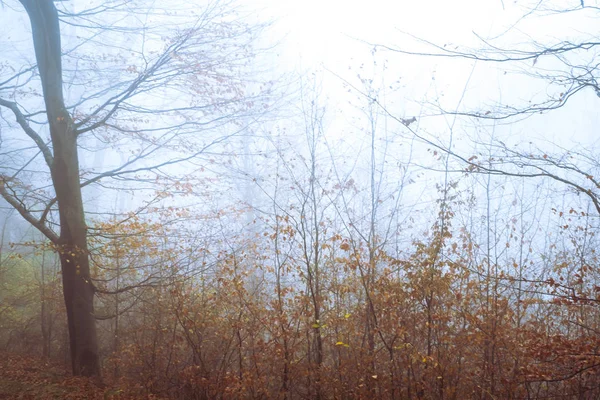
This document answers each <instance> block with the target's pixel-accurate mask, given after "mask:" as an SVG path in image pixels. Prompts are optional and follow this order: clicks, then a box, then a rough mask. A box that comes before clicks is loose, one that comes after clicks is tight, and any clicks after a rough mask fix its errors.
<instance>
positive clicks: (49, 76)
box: [20, 0, 100, 376]
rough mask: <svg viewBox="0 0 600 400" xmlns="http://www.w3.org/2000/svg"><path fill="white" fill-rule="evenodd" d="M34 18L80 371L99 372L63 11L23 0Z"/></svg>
mask: <svg viewBox="0 0 600 400" xmlns="http://www.w3.org/2000/svg"><path fill="white" fill-rule="evenodd" d="M20 1H21V4H23V6H24V7H25V9H26V10H27V14H28V15H29V19H30V21H31V29H32V34H33V44H34V47H35V56H36V60H37V63H38V69H39V72H40V78H41V81H42V89H43V93H44V102H45V105H46V113H47V116H48V122H49V124H50V136H51V139H52V148H53V152H54V159H53V161H52V165H50V171H51V174H52V183H53V185H54V189H55V192H56V199H57V203H58V210H59V216H60V236H59V238H58V241H57V243H56V244H57V247H58V251H59V256H60V263H61V270H62V277H63V293H64V298H65V305H66V310H67V321H68V327H69V346H70V350H71V364H72V368H73V374H74V375H84V376H99V375H100V364H99V358H98V341H97V335H96V320H95V317H94V286H93V284H92V281H91V278H90V268H89V258H88V248H87V237H86V235H87V228H86V224H85V216H84V211H83V201H82V197H81V186H80V181H79V159H78V154H77V132H76V131H75V128H74V126H73V120H72V119H71V116H70V115H69V113H68V111H67V109H66V107H65V103H64V99H63V91H62V66H61V44H60V27H59V21H58V13H57V11H56V8H55V7H54V3H53V2H52V0H20Z"/></svg>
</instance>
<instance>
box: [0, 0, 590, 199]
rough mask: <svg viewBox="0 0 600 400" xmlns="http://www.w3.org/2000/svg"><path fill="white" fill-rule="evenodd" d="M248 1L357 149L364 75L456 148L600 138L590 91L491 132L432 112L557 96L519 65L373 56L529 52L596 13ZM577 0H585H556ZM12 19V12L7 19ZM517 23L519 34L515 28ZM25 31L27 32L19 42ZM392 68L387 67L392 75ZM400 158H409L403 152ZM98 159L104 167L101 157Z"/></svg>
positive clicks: (459, 4)
mask: <svg viewBox="0 0 600 400" xmlns="http://www.w3.org/2000/svg"><path fill="white" fill-rule="evenodd" d="M72 1H74V2H76V3H74V5H75V7H76V8H77V7H79V6H81V5H85V4H87V1H80V0H72ZM240 2H241V4H242V5H244V6H245V7H246V10H249V15H251V17H250V18H251V19H255V20H256V21H264V20H273V21H274V23H273V26H272V28H271V29H270V30H269V31H268V34H269V35H271V36H269V37H267V38H264V40H265V43H278V44H279V45H278V46H277V47H276V48H275V49H274V50H273V53H274V54H273V56H272V61H273V65H274V66H275V67H276V68H278V69H281V70H282V71H294V72H297V73H307V72H311V71H316V72H317V73H316V79H317V80H318V81H319V84H320V86H321V101H322V102H323V105H324V106H327V117H326V122H327V124H326V128H327V132H328V134H329V135H331V137H332V138H334V139H336V140H341V139H345V140H346V143H348V142H352V141H353V140H354V141H355V143H349V144H348V145H349V146H355V147H353V148H354V149H360V148H361V147H360V146H361V143H356V142H361V140H363V139H364V138H362V139H360V138H359V139H357V138H358V136H359V135H358V134H356V128H357V126H359V125H360V124H361V123H363V122H364V119H362V120H361V119H360V118H359V117H357V115H359V114H360V107H361V106H363V105H364V104H365V103H364V101H365V98H364V97H361V96H360V95H359V94H358V93H357V92H356V91H355V90H353V89H349V87H348V86H347V85H345V83H350V84H352V85H355V86H357V85H358V83H359V82H358V80H357V76H358V75H359V74H360V75H361V76H363V77H371V78H373V77H375V78H376V79H375V80H376V82H375V85H376V86H377V85H380V86H383V87H386V88H387V87H388V86H390V85H391V86H393V90H389V94H387V95H386V97H385V101H386V104H389V107H390V108H389V110H390V111H391V112H392V113H393V114H394V115H396V116H398V117H401V118H410V117H412V116H416V117H418V121H417V123H416V125H415V127H417V129H419V131H420V132H423V133H425V134H427V135H430V137H432V138H435V139H436V140H440V141H441V143H446V144H447V143H448V141H449V126H453V127H454V129H455V131H456V137H459V136H461V135H462V134H463V133H465V132H467V131H468V133H469V134H470V135H474V136H476V137H477V138H478V139H480V140H481V141H483V142H486V141H488V140H489V137H487V136H488V135H489V134H490V133H491V132H493V133H494V135H495V137H496V138H498V139H501V140H503V141H504V142H506V143H509V144H512V143H523V142H527V141H528V140H536V143H539V144H540V146H549V147H552V146H554V145H555V144H557V145H559V146H561V147H562V148H566V149H569V148H573V147H576V146H580V145H581V144H580V143H590V142H592V143H593V142H595V141H596V140H597V139H596V127H597V126H598V123H600V114H599V113H597V112H596V109H597V101H598V98H597V96H596V95H595V94H594V93H593V92H591V91H588V92H583V93H581V94H580V95H579V96H578V97H577V98H576V99H574V101H573V102H572V103H571V104H570V105H569V106H568V107H567V108H565V109H564V110H560V111H558V112H554V113H552V114H545V115H543V116H535V117H533V118H530V119H529V120H527V121H524V122H523V123H521V124H517V125H510V126H502V125H498V126H495V127H490V126H486V127H485V129H484V130H483V131H481V132H479V131H477V129H475V128H476V126H474V124H473V123H472V122H470V121H467V122H464V121H463V122H459V123H457V124H456V125H452V123H453V121H452V120H449V119H448V118H443V117H442V118H440V117H432V116H429V114H431V113H432V111H431V109H430V108H428V106H427V103H428V102H437V101H440V103H441V104H443V105H444V106H445V107H447V108H448V109H454V108H455V107H457V106H458V105H462V106H463V107H464V108H465V109H474V108H482V107H487V106H488V105H489V106H490V107H491V106H493V105H494V103H495V102H502V103H503V104H511V103H513V102H521V104H523V102H526V101H527V100H528V99H530V98H531V97H532V96H534V97H535V96H541V97H543V96H545V95H547V94H548V93H549V92H548V91H549V90H550V89H549V88H548V85H547V83H545V82H536V81H534V80H532V79H530V78H528V77H525V76H523V75H522V74H521V73H520V71H518V70H516V69H515V67H511V69H508V71H507V69H502V68H501V69H498V68H496V67H495V66H490V65H489V64H488V65H485V64H484V63H474V62H472V61H464V60H463V61H457V60H448V59H439V58H438V59H434V58H422V57H413V56H400V55H397V54H394V53H390V52H385V51H383V50H378V51H377V53H376V54H375V55H373V53H372V50H373V46H372V44H382V45H387V46H391V47H397V48H405V49H410V50H425V51H427V50H430V48H428V47H427V46H424V45H423V44H422V43H421V44H420V43H418V41H416V40H415V39H414V37H418V38H423V39H426V40H429V41H431V42H433V43H436V44H440V45H447V46H455V45H462V46H471V47H479V46H481V40H480V39H479V38H478V36H477V35H479V36H480V37H482V38H486V39H493V38H496V37H498V36H499V35H501V36H500V37H499V38H498V39H497V41H496V42H495V43H505V44H507V45H510V46H527V44H528V43H530V41H531V39H535V40H538V41H540V42H552V41H554V40H556V39H557V38H561V39H563V38H565V37H567V38H568V37H571V36H573V37H574V36H578V37H581V36H586V35H588V32H592V33H593V32H595V30H594V29H595V26H596V25H597V20H596V19H595V18H593V16H594V15H595V14H594V13H593V11H590V12H573V13H569V14H564V15H560V16H553V17H552V16H540V15H532V16H529V17H528V18H526V19H523V20H520V17H521V16H523V15H524V14H525V13H526V12H527V8H526V6H527V5H531V4H535V3H537V2H538V1H519V0H518V1H514V0H504V1H502V0H489V1H488V0H486V1H483V0H479V1H475V0H457V1H442V0H431V1H383V0H372V1H364V0H348V1H340V0H320V1H318V0H306V1H297V0H293V1H292V0H240ZM578 2H579V0H574V1H558V2H554V3H556V4H559V3H561V4H577V3H578ZM12 3H15V4H16V2H12ZM12 3H8V2H7V4H12ZM586 4H588V5H592V4H593V3H592V2H586ZM250 10H252V11H250ZM256 10H257V11H256ZM2 12H3V13H4V14H3V17H4V18H8V19H10V20H11V21H12V22H13V24H14V23H16V25H18V27H15V29H14V33H13V29H12V28H10V27H9V25H10V24H7V25H5V26H4V29H3V28H2V27H0V32H1V31H2V30H4V33H5V35H4V39H5V40H8V41H10V43H11V44H12V45H11V46H10V48H9V47H5V48H6V49H8V50H9V51H7V52H4V54H5V55H6V56H8V55H9V53H10V54H12V55H13V56H26V55H27V54H25V50H24V49H30V46H28V45H22V46H21V45H20V43H21V42H22V43H25V41H26V42H27V43H29V41H30V38H29V37H28V33H27V29H22V28H23V26H24V25H25V23H24V14H23V13H22V12H19V13H18V14H14V13H12V11H11V9H9V8H8V6H7V9H5V10H3V11H2ZM10 15H13V16H12V17H6V16H10ZM14 15H18V16H19V18H20V19H18V18H14ZM25 21H26V20H25ZM509 27H512V29H510V30H509V29H508V28H509ZM19 32H20V33H19ZM69 32H70V31H69V28H66V29H65V33H69ZM19 34H20V35H21V36H20V37H17V35H19ZM476 34H477V35H476ZM7 35H8V36H11V37H8V36H7ZM15 40H16V41H15ZM2 43H8V42H2V40H1V39H0V45H2ZM29 56H31V54H29ZM374 61H376V62H377V65H376V66H374V65H373V63H374ZM546 62H548V64H547V65H548V67H549V68H551V67H552V60H549V61H545V60H541V61H540V62H539V65H541V66H545V65H546V64H544V63H546ZM361 66H362V68H361ZM384 66H385V68H386V69H385V73H384V74H383V73H382V72H383V68H384ZM505 72H508V73H506V74H505ZM386 92H388V91H387V89H386ZM463 94H464V97H463ZM353 132H354V133H353ZM405 133H406V132H405ZM349 135H355V137H349ZM463 137H464V136H463ZM454 145H455V146H459V148H460V146H463V149H464V150H465V151H472V149H471V148H470V147H469V146H471V145H470V143H469V142H468V141H467V140H463V141H462V142H461V141H460V139H458V140H457V141H456V142H455V144H454ZM421 150H423V149H421ZM393 156H395V157H397V158H398V159H400V158H401V155H393ZM419 157H420V159H419ZM428 160H429V161H431V156H430V154H428V153H425V152H423V151H421V152H420V153H419V154H418V155H417V159H416V160H415V161H417V162H419V163H427V162H428ZM85 161H87V162H90V161H91V160H84V162H85ZM116 161H120V160H116ZM93 162H94V163H99V162H102V160H99V159H98V160H94V161H93ZM416 193H419V192H418V191H417V192H416ZM432 195H435V192H433V193H432Z"/></svg>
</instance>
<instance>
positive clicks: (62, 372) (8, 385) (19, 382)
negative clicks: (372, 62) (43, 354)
mask: <svg viewBox="0 0 600 400" xmlns="http://www.w3.org/2000/svg"><path fill="white" fill-rule="evenodd" d="M134 398H138V399H139V398H140V397H131V396H125V395H123V393H122V392H121V391H120V390H119V389H118V388H112V387H100V386H98V385H96V384H95V383H94V382H93V381H92V380H91V379H87V378H76V377H73V376H71V374H70V373H69V371H67V370H66V369H65V367H64V366H61V365H57V364H53V363H49V362H46V361H43V360H41V359H36V358H32V357H23V356H18V355H13V354H6V353H0V400H4V399H22V400H47V399H73V400H74V399H77V400H79V399H90V400H95V399H101V400H106V399H111V400H113V399H114V400H116V399H119V400H123V399H134ZM144 398H145V397H144Z"/></svg>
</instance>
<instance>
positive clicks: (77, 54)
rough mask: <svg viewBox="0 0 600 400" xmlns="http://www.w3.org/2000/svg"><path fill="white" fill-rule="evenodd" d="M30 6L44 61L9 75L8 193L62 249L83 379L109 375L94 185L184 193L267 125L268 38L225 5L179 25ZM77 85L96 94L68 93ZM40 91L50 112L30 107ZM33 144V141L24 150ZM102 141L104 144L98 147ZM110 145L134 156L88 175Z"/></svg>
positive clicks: (1, 97)
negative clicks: (91, 214)
mask: <svg viewBox="0 0 600 400" xmlns="http://www.w3.org/2000/svg"><path fill="white" fill-rule="evenodd" d="M20 3H21V5H22V6H23V8H24V9H25V11H26V12H27V15H28V16H29V20H30V22H31V30H32V39H33V47H34V49H35V60H36V63H35V64H30V65H22V66H19V67H18V68H16V69H15V68H14V67H11V68H0V73H1V74H2V75H0V113H1V112H2V110H4V111H6V112H8V113H1V114H0V116H1V117H2V125H0V129H1V130H2V132H3V133H4V134H3V139H6V138H7V137H9V138H10V139H11V140H10V141H7V140H4V141H3V144H4V146H3V147H0V149H1V151H0V157H2V160H3V161H2V164H3V166H2V167H1V168H0V195H2V197H3V198H4V199H5V200H6V201H7V202H8V203H9V204H10V205H11V206H12V207H13V208H14V209H16V210H17V211H18V212H19V214H20V215H21V216H22V217H23V218H24V219H25V220H27V221H28V222H29V223H30V224H31V225H33V226H34V227H35V228H37V229H38V230H39V231H40V232H41V233H42V234H44V235H45V236H46V237H47V238H48V239H49V240H50V241H51V242H52V243H53V244H54V246H55V249H56V251H57V252H58V254H59V256H60V261H61V268H62V279H63V290H64V300H65V304H66V311H67V317H68V327H69V337H70V349H71V362H72V369H73V373H74V374H75V375H85V376H99V375H100V364H99V353H98V339H97V334H96V315H95V313H94V295H95V293H96V287H95V285H94V281H93V276H92V275H91V274H90V257H89V249H88V242H87V238H88V226H87V224H86V214H85V212H84V198H85V193H83V192H82V189H84V188H86V187H88V186H89V187H92V186H94V185H95V186H97V187H98V188H99V189H98V190H100V191H105V190H107V189H111V188H115V189H118V188H120V187H121V188H122V187H123V186H124V185H125V186H128V187H129V188H131V187H139V185H140V183H142V184H143V185H144V186H143V187H142V190H144V189H148V188H152V185H153V183H155V182H158V181H160V180H162V181H163V182H164V181H167V182H171V183H172V184H173V185H176V186H177V188H179V190H181V184H180V182H179V178H178V177H179V176H180V175H181V174H180V173H179V174H177V173H174V172H170V170H169V168H170V167H172V166H173V165H174V164H185V165H184V166H183V167H187V168H188V170H189V171H196V170H199V169H201V167H200V166H199V165H198V164H197V163H198V162H200V161H199V160H200V159H201V156H202V155H204V154H205V153H207V152H208V149H212V148H214V147H217V146H218V145H220V144H222V143H223V142H225V140H226V138H227V137H229V136H231V135H235V134H236V133H238V132H240V131H243V129H244V126H245V124H247V122H243V121H247V120H248V118H247V117H248V116H249V115H250V114H252V115H253V116H254V117H256V115H257V113H256V112H254V111H253V110H254V109H255V108H259V107H260V109H261V110H262V112H264V110H265V109H266V107H264V108H263V105H264V103H263V102H262V100H264V97H262V94H263V93H264V92H265V90H266V89H265V86H262V87H261V88H257V89H250V88H248V87H247V86H246V85H245V81H244V73H243V72H242V70H244V68H245V69H246V70H247V69H248V68H247V67H248V66H249V61H250V60H251V59H252V57H253V53H252V51H253V50H252V46H251V45H252V42H253V41H254V39H255V37H256V35H255V34H256V33H257V32H258V30H257V29H251V28H249V27H248V26H247V25H246V24H245V23H244V22H243V20H242V17H241V16H239V15H237V14H235V13H234V12H232V11H231V10H232V8H231V4H229V3H221V2H218V1H217V2H213V3H208V4H205V5H204V6H202V7H198V6H197V5H193V6H190V7H188V8H187V9H186V10H185V11H186V13H185V15H186V16H187V18H185V20H184V21H182V20H178V19H177V18H175V17H173V18H172V19H171V20H168V19H167V17H168V15H171V16H174V15H177V13H176V11H174V10H156V9H155V10H153V9H151V8H149V7H147V6H146V4H145V3H144V2H143V1H141V2H137V3H136V4H133V3H131V4H130V2H126V1H117V0H115V1H109V2H101V3H99V5H96V6H91V7H90V8H89V9H87V10H83V11H79V12H73V11H70V10H68V9H67V8H65V7H67V6H68V5H65V4H62V3H60V5H59V4H55V3H54V2H53V1H52V0H42V1H37V0H20ZM138 3H139V4H138ZM136 5H137V6H140V7H141V8H138V9H135V10H136V11H137V12H138V13H137V14H136V13H133V12H132V11H133V10H134V8H132V7H133V6H136ZM15 6H16V5H15ZM170 11H172V14H169V12H170ZM111 18H112V19H111ZM161 18H164V19H162V20H161ZM106 20H111V21H112V22H110V23H108V22H106ZM114 21H118V22H114ZM136 21H137V22H136ZM136 24H137V25H136ZM61 25H62V26H65V25H67V26H70V27H74V28H75V29H78V33H81V37H80V36H76V38H77V39H79V40H78V41H76V43H75V44H73V43H71V42H72V41H73V40H74V38H73V35H71V36H70V37H69V40H70V41H69V45H70V47H69V48H65V46H64V45H63V44H61V40H62V39H63V35H62V34H61ZM165 26H166V27H167V28H169V29H170V31H169V30H165V29H164V28H163V27H165ZM158 27H160V30H159V29H158ZM119 36H121V37H122V40H121V41H120V42H119V43H116V42H115V37H119ZM110 43H113V45H112V46H111V45H110ZM107 60H108V61H107ZM111 63H112V69H111ZM11 71H13V73H10V72H11ZM14 71H17V72H14ZM38 73H39V78H38ZM66 83H68V85H66ZM65 86H67V87H68V88H73V87H82V88H84V91H83V93H82V92H81V90H80V91H79V93H78V95H76V96H73V95H70V96H69V95H65V93H66V92H65ZM256 86H257V87H258V85H256ZM39 87H41V89H42V93H43V104H41V108H40V109H39V110H37V111H30V108H31V107H35V106H36V105H37V104H36V94H35V93H36V90H38V88H39ZM67 92H69V91H67ZM69 93H71V92H69ZM67 94H68V93H67ZM259 94H260V95H259ZM43 116H45V117H46V118H43ZM13 121H16V125H15V124H14V122H13ZM46 126H47V128H48V129H49V138H47V137H46V135H45V134H44V132H43V130H44V129H45V127H46ZM40 131H41V132H40ZM215 131H218V133H217V134H209V133H210V132H215ZM9 135H10V136H9ZM23 135H24V136H23ZM23 137H25V138H26V140H29V143H27V144H25V145H23V143H24V140H23V139H22V138H23ZM94 138H95V139H96V143H100V144H104V145H103V147H102V146H100V147H99V146H93V145H92V142H93V139H94ZM101 149H103V150H104V151H106V152H108V153H107V154H109V155H110V154H111V153H110V152H112V154H113V155H114V154H115V153H121V154H126V156H125V157H124V158H123V159H124V162H123V163H122V164H121V165H117V166H115V165H111V166H110V167H108V168H105V169H104V170H98V168H97V166H95V167H96V169H94V168H82V165H85V164H86V163H87V158H89V156H90V155H92V154H94V152H97V151H99V150H101ZM82 155H83V158H82ZM40 156H41V157H43V160H44V161H43V163H41V164H40V163H39V162H38V161H37V159H38V158H39V157H40ZM212 156H215V155H214V154H213V155H212ZM183 167H182V168H183ZM179 171H181V169H180V170H179ZM48 178H49V179H48ZM108 179H110V180H111V182H112V183H110V184H109V183H107V182H106V180H108ZM48 181H51V184H50V185H49V184H48ZM167 187H168V186H167ZM157 197H158V199H159V200H160V195H158V196H157ZM57 228H59V229H58V230H57Z"/></svg>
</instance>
